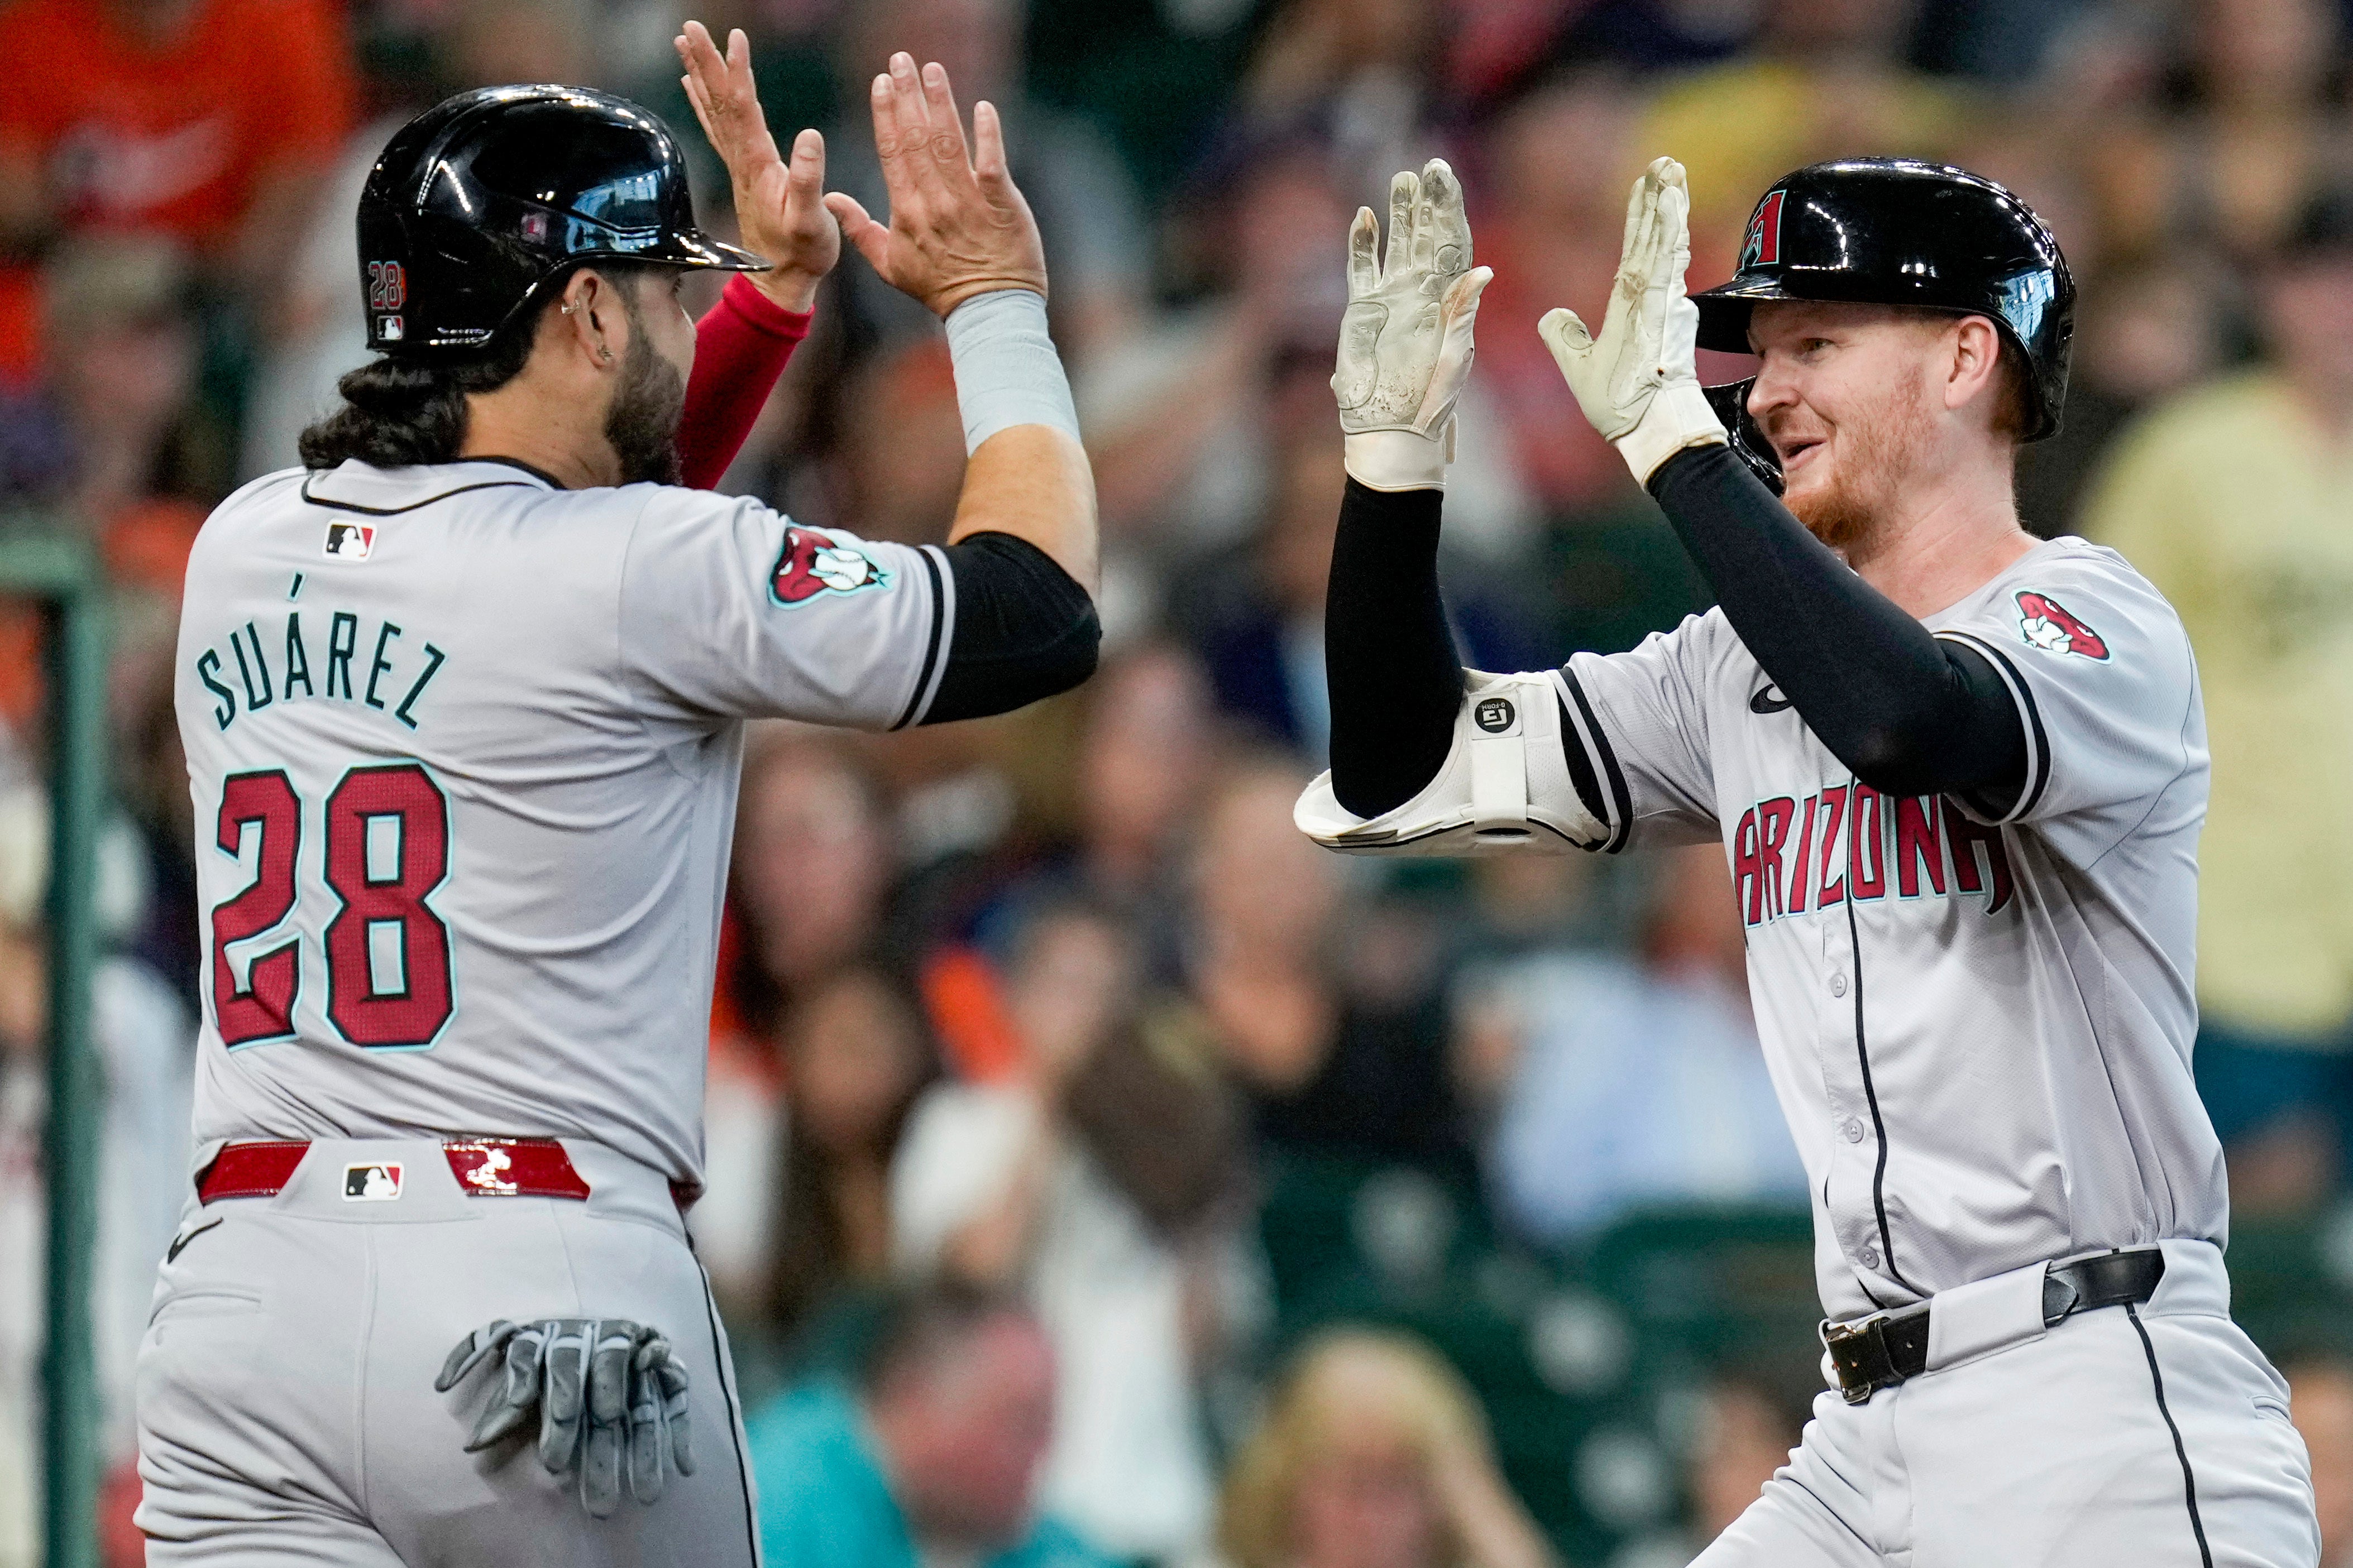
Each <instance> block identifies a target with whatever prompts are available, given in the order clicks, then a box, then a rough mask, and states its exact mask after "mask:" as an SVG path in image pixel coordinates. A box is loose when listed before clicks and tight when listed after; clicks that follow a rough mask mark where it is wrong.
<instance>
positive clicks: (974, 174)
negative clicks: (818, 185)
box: [825, 52, 1046, 317]
mask: <svg viewBox="0 0 2353 1568" xmlns="http://www.w3.org/2000/svg"><path fill="white" fill-rule="evenodd" d="M870 107H871V109H872V110H873V112H874V147H875V151H876V152H877V153H881V159H882V183H883V185H884V187H885V189H886V190H887V191H888V192H889V193H890V197H891V214H890V222H889V223H888V224H887V225H886V224H882V223H879V222H877V221H876V220H875V219H874V218H873V217H871V216H869V215H868V213H867V211H866V209H865V208H864V207H862V206H860V205H858V202H857V200H856V199H855V198H854V197H852V196H849V195H845V194H843V193H842V192H839V191H835V192H832V193H830V194H829V195H827V196H826V198H825V205H826V206H827V207H828V209H829V210H830V211H831V212H832V213H833V216H836V217H837V218H839V219H840V220H841V227H842V232H843V233H844V234H845V235H847V236H848V237H849V243H850V244H852V245H854V246H856V247H858V251H859V254H860V255H861V256H863V257H865V258H866V259H867V260H868V261H869V262H871V264H872V265H873V268H874V270H875V271H876V272H878V273H881V276H882V279H883V281H885V282H887V283H889V284H890V285H891V286H892V288H894V289H899V290H900V291H902V293H905V294H908V295H911V296H913V298H914V299H917V300H922V301H923V303H924V304H925V305H927V306H929V307H930V308H931V309H932V310H933V311H934V312H935V313H936V314H938V315H940V316H942V317H945V316H946V315H947V313H948V312H949V311H951V310H955V308H956V307H957V306H958V305H961V304H963V303H964V302H965V300H969V299H971V298H972V297H973V296H974V295H975V294H985V293H987V292H989V291H991V290H992V289H1029V290H1031V291H1032V292H1034V293H1038V294H1043V293H1045V292H1046V250H1045V246H1044V244H1043V243H1042V242H1041V241H1040V240H1039V237H1038V220H1037V219H1036V218H1034V217H1032V216H1030V213H1029V202H1028V201H1026V200H1025V199H1023V197H1022V195H1021V193H1020V191H1019V190H1018V189H1017V188H1016V187H1015V185H1014V184H1013V177H1012V175H1011V174H1008V173H1007V171H1006V164H1005V132H1004V128H1003V127H1002V126H1001V125H999V124H998V122H997V110H996V107H995V106H994V105H992V104H990V103H988V102H987V101H985V100H984V101H983V102H980V103H977V104H976V105H974V106H973V113H972V145H971V147H970V148H969V149H967V147H966V145H965V136H964V121H963V119H962V118H961V116H960V115H959V114H958V112H957V110H956V102H955V93H954V92H953V91H952V90H951V89H950V88H949V85H948V73H947V72H946V70H945V69H944V68H941V67H940V66H939V65H937V64H933V65H927V66H925V67H923V71H922V73H921V75H920V76H918V74H917V72H916V69H915V61H914V58H913V57H912V56H910V55H907V54H905V53H903V52H902V53H900V54H895V55H892V57H891V68H890V70H889V71H887V72H885V73H884V74H882V75H881V76H878V77H876V78H875V79H874V83H873V90H872V95H871V105H870Z"/></svg>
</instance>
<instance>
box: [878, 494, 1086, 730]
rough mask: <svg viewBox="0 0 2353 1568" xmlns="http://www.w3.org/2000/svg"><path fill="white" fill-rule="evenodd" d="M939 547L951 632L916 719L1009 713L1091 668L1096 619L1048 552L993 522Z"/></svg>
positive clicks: (1062, 688) (1069, 683)
mask: <svg viewBox="0 0 2353 1568" xmlns="http://www.w3.org/2000/svg"><path fill="white" fill-rule="evenodd" d="M945 553H946V555H947V558H948V571H949V572H950V573H951V574H953V575H954V577H955V635H954V636H953V637H950V638H949V640H948V663H947V668H945V669H944V670H942V671H941V672H940V689H939V693H938V695H937V696H935V697H934V698H933V699H932V706H931V708H930V710H928V711H926V712H925V713H924V714H923V722H924V723H926V724H944V723H946V722H947V721H950V720H952V719H979V718H984V717H986V716H987V715H988V714H991V713H1009V712H1011V711H1012V710H1014V709H1016V708H1019V707H1023V706H1025V705H1027V704H1029V703H1031V702H1035V701H1037V700H1039V699H1040V698H1045V697H1051V696H1053V695H1054V694H1055V693H1057V692H1060V691H1068V690H1069V689H1071V687H1073V686H1076V685H1078V684H1079V683H1080V682H1081V681H1082V680H1084V679H1086V678H1087V677H1088V676H1090V675H1092V674H1093V673H1094V671H1095V653H1096V649H1097V647H1098V646H1099V645H1100V644H1101V643H1102V641H1103V623H1102V622H1101V621H1099V620H1098V619H1096V617H1095V605H1094V601H1093V600H1092V599H1091V598H1089V597H1088V596H1087V591H1086V590H1085V589H1084V588H1082V587H1080V586H1079V584H1078V582H1077V581H1076V579H1074V578H1072V577H1071V574H1069V573H1067V572H1065V571H1063V570H1062V569H1061V567H1060V566H1059V565H1057V564H1056V563H1055V561H1054V558H1053V557H1052V556H1050V555H1049V554H1047V553H1046V552H1044V551H1042V550H1040V549H1039V548H1038V547H1037V546H1036V545H1034V544H1032V543H1030V542H1029V541H1028V540H1026V539H1017V538H1015V537H1014V536H1013V535H1012V534H1009V533H997V532H993V531H992V532H986V533H974V534H967V535H966V536H965V537H964V538H963V539H960V540H958V541H957V542H955V543H954V544H951V545H949V546H948V547H947V550H946V552H945Z"/></svg>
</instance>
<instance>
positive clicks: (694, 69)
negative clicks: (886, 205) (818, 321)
mask: <svg viewBox="0 0 2353 1568" xmlns="http://www.w3.org/2000/svg"><path fill="white" fill-rule="evenodd" d="M673 42H674V43H675V45H676V47H677V48H678V58H679V63H681V65H683V66H685V67H686V75H685V76H683V77H681V79H680V80H681V82H682V83H683V84H684V86H685V88H686V96H687V100H688V101H689V102H691V103H692V104H693V105H694V117H695V118H696V119H697V120H700V121H702V133H703V134H704V135H705V136H707V137H709V138H710V139H711V146H712V151H714V152H716V153H718V154H719V156H720V158H721V159H722V160H723V162H724V163H726V165H727V173H728V175H729V177H730V178H731V179H732V180H733V182H734V185H735V223H736V226H737V227H738V228H740V229H741V230H742V231H743V238H744V248H745V249H747V250H750V251H752V252H754V254H756V255H759V256H763V257H765V258H767V259H768V260H770V261H773V262H775V263H776V269H775V270H774V271H772V272H755V273H753V274H752V275H751V276H752V281H753V282H754V283H755V284H757V285H758V286H759V289H760V291H761V292H762V293H764V294H765V295H767V296H768V298H769V299H771V300H775V301H776V303H777V304H778V305H780V306H782V307H784V308H785V309H786V310H808V309H809V308H810V307H811V306H813V305H814V304H816V302H817V286H818V282H819V280H820V279H823V278H824V277H825V275H826V274H827V273H828V272H830V271H832V270H833V266H834V263H835V262H837V261H839V260H840V259H841V230H840V228H839V226H837V225H836V224H835V223H834V221H833V217H832V216H831V215H830V214H829V213H828V212H827V211H826V208H825V203H824V193H825V138H824V137H822V136H820V135H818V133H817V132H814V131H804V132H801V133H800V134H799V135H798V136H796V137H795V138H793V157H792V162H791V163H790V164H789V165H787V164H786V162H785V160H784V159H783V158H782V157H781V156H779V155H778V153H777V152H776V138H775V137H773V136H771V135H769V134H768V117H767V116H766V115H765V113H763V112H762V111H761V109H760V95H759V93H758V92H757V91H756V90H754V86H753V82H752V44H751V40H750V39H748V38H746V37H744V29H743V28H741V27H738V28H736V29H735V30H734V31H733V32H732V33H730V34H728V35H727V55H726V58H720V54H719V48H718V46H717V45H715V44H713V43H712V41H711V33H710V31H709V29H707V28H705V27H704V26H703V25H702V23H700V22H689V23H688V24H686V30H685V31H684V32H683V33H681V35H680V36H679V37H677V38H676V39H675V40H673Z"/></svg>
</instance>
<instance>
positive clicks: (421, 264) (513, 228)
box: [359, 85, 768, 354]
mask: <svg viewBox="0 0 2353 1568" xmlns="http://www.w3.org/2000/svg"><path fill="white" fill-rule="evenodd" d="M359 237H360V288H361V289H362V291H363V292H364V296H365V298H366V300H367V331H368V347H370V348H372V349H376V350H380V351H384V352H386V353H403V354H431V353H446V352H449V351H460V350H470V349H480V348H481V347H482V346H483V345H484V344H486V343H488V342H490V341H491V338H492V337H494V336H496V335H497V333H498V332H499V331H500V330H501V328H503V327H505V326H507V325H508V324H509V323H511V322H514V321H520V320H523V319H525V318H526V316H527V314H528V312H527V310H526V307H527V306H529V305H530V304H531V303H532V302H533V300H535V299H537V298H538V297H539V296H540V295H541V293H542V291H543V289H546V288H547V287H548V286H549V284H551V283H552V282H554V281H555V280H556V279H558V278H560V277H561V276H562V275H563V274H564V273H565V272H566V271H568V270H569V269H570V268H573V267H574V266H575V265H577V264H579V263H582V262H586V261H590V260H594V259H596V258H613V259H616V260H627V261H638V262H653V263H657V264H659V265H661V266H665V267H716V268H726V269H728V270H730V271H736V272H756V271H764V270H765V269H766V268H767V266H768V263H767V262H765V261H763V260H761V259H760V258H758V257H756V256H754V255H753V254H751V252H749V251H745V250H738V249H737V248H735V247H733V246H732V245H723V244H721V243H720V242H719V241H717V240H715V239H713V238H712V237H710V236H709V235H706V234H704V233H703V232H702V230H701V229H699V228H697V227H695V226H694V202H693V198H692V196H691V194H690V193H689V191H688V189H687V179H686V163H685V160H684V159H683V158H682V157H681V155H680V153H679V149H678V142H677V141H676V140H675V139H674V138H672V137H671V135H670V132H669V131H668V130H667V129H666V128H665V127H664V126H663V124H662V122H661V121H659V120H658V119H656V118H655V117H654V116H653V115H652V114H651V113H649V111H647V110H643V109H640V108H639V107H638V105H636V104H634V103H631V102H629V101H628V100H627V99H622V98H615V97H614V96H613V95H612V94H610V93H604V92H596V91H594V90H592V89H588V88H584V87H558V86H554V85H543V86H519V87H486V88H481V89H477V90H475V91H473V92H461V93H459V95H458V96H457V97H455V98H451V99H446V100H443V101H442V102H440V103H438V104H436V105H434V107H432V108H431V109H428V110H426V111H425V112H424V113H423V114H420V115H418V116H417V118H416V119H414V120H412V121H409V122H408V123H407V124H406V125H404V126H402V127H401V128H400V129H399V130H398V131H396V132H394V133H393V137H392V140H391V141H390V142H386V143H385V149H384V153H383V154H382V156H380V157H378V158H377V159H376V162H375V168H374V169H372V170H370V171H369V172H368V177H367V184H366V186H365V187H364V189H363V190H362V191H361V193H360V211H359Z"/></svg>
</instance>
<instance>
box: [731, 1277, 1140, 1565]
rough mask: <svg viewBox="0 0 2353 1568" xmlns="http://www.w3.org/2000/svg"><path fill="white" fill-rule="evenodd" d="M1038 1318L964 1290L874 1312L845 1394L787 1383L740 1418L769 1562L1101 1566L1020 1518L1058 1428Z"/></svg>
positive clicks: (1066, 1538)
mask: <svg viewBox="0 0 2353 1568" xmlns="http://www.w3.org/2000/svg"><path fill="white" fill-rule="evenodd" d="M1054 1384H1055V1374H1054V1358H1053V1352H1052V1349H1051V1347H1050V1345H1049V1344H1048V1343H1047V1340H1046V1335H1045V1331H1043V1330H1042V1329H1040V1328H1039V1325H1038V1323H1037V1321H1036V1320H1035V1319H1033V1318H1031V1317H1029V1315H1028V1314H1027V1313H1026V1312H1023V1311H1022V1310H1020V1309H1018V1307H1014V1306H1012V1305H1010V1304H1008V1303H1007V1302H1005V1301H1003V1300H998V1299H996V1298H992V1297H988V1296H986V1295H980V1294H976V1293H975V1292H972V1291H969V1290H965V1289H955V1288H949V1289H933V1290H928V1291H923V1292H916V1293H910V1294H909V1295H907V1296H905V1297H904V1298H902V1300H899V1301H897V1302H896V1303H894V1305H893V1307H892V1310H890V1311H889V1312H888V1313H887V1314H886V1316H885V1318H884V1321H883V1323H882V1325H881V1329H880V1330H879V1331H877V1335H876V1341H875V1343H874V1346H873V1348H872V1350H871V1352H869V1354H868V1355H867V1357H866V1359H865V1364H864V1366H863V1367H862V1368H861V1370H860V1376H859V1378H858V1380H857V1384H856V1386H855V1387H845V1386H843V1385H841V1384H838V1383H834V1382H831V1381H824V1382H818V1383H812V1384H804V1385H802V1386H801V1387H798V1388H796V1389H794V1390H792V1391H790V1392H788V1393H786V1394H784V1395H783V1396H782V1397H780V1398H778V1399H776V1401H775V1402H773V1403H772V1404H770V1405H767V1406H766V1407H765V1409H762V1410H760V1411H758V1412H756V1413H755V1414H754V1415H753V1416H752V1418H751V1420H750V1421H748V1422H747V1423H746V1424H745V1430H746V1436H748V1438H749V1441H750V1446H751V1451H752V1469H753V1475H754V1482H755V1485H756V1487H757V1489H758V1492H759V1498H760V1544H761V1548H762V1552H763V1554H764V1555H765V1558H766V1560H767V1561H768V1562H769V1563H773V1564H775V1565H776V1568H917V1565H918V1564H929V1563H973V1564H976V1568H1096V1565H1098V1564H1100V1565H1101V1568H1110V1563H1109V1560H1108V1559H1105V1558H1103V1557H1102V1556H1100V1555H1099V1554H1097V1553H1096V1552H1093V1551H1092V1550H1091V1549H1090V1548H1089V1547H1088V1545H1087V1544H1086V1543H1085V1542H1082V1541H1081V1540H1080V1539H1079V1538H1078V1537H1077V1536H1075V1535H1073V1534H1072V1533H1071V1531H1070V1530H1069V1529H1068V1528H1067V1527H1065V1526H1064V1525H1062V1524H1061V1523H1060V1522H1059V1521H1056V1520H1054V1519H1052V1518H1050V1517H1048V1518H1043V1519H1039V1518H1034V1517H1033V1515H1032V1512H1031V1507H1032V1502H1033V1494H1034V1490H1035V1487H1036V1480H1037V1475H1038V1468H1039V1462H1040V1461H1041V1460H1042V1459H1043V1458H1045V1455H1046V1448H1047V1444H1048V1443H1049V1441H1050V1438H1051V1435H1052V1432H1053V1426H1054Z"/></svg>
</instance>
